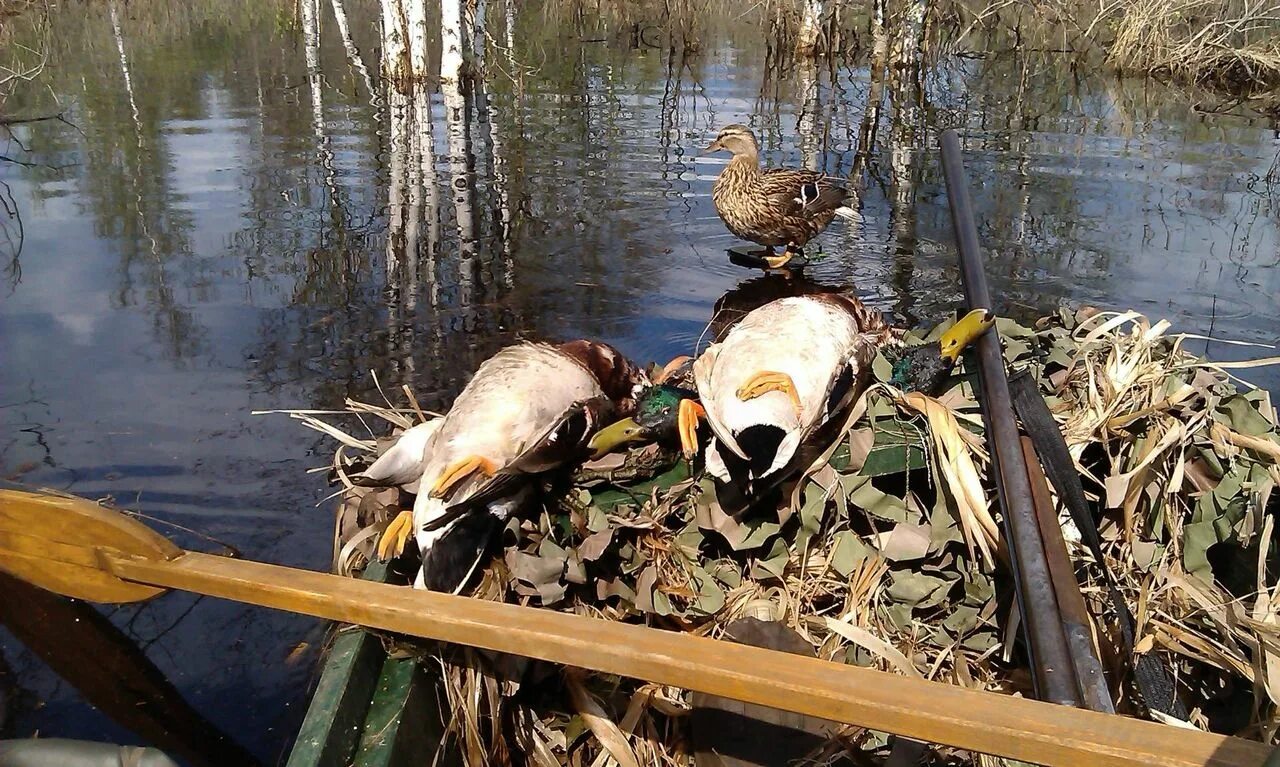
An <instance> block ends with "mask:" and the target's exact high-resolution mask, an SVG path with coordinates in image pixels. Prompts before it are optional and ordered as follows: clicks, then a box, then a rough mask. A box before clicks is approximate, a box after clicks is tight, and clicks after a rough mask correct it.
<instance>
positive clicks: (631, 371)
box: [559, 339, 651, 414]
mask: <svg viewBox="0 0 1280 767" xmlns="http://www.w3.org/2000/svg"><path fill="white" fill-rule="evenodd" d="M559 348H560V351H561V352H563V353H564V354H566V355H568V356H569V357H572V358H573V359H575V360H577V362H578V364H580V365H582V366H583V367H584V368H586V369H587V370H588V371H590V373H591V375H593V376H595V379H596V381H598V382H599V383H600V388H601V389H602V390H603V391H604V394H605V396H606V397H608V398H609V400H610V401H611V402H612V403H613V408H614V412H616V413H620V414H627V413H631V412H632V411H633V410H634V409H635V406H636V402H637V401H638V399H639V397H640V395H641V394H642V393H643V392H644V391H645V390H647V389H648V388H649V387H650V386H651V384H650V382H649V376H647V375H645V372H644V370H643V369H641V368H640V367H639V366H638V365H636V364H635V363H634V362H632V361H631V360H629V359H627V357H626V355H624V354H622V352H619V351H618V350H617V349H615V348H613V347H612V346H610V345H609V344H606V343H604V342H603V341H588V340H585V339H579V340H577V341H568V342H566V343H563V344H560V346H559Z"/></svg>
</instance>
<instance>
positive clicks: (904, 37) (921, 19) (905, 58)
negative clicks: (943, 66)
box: [892, 0, 929, 70]
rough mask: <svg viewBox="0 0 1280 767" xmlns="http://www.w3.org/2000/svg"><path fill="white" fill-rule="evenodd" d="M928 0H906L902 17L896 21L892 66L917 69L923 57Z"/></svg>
mask: <svg viewBox="0 0 1280 767" xmlns="http://www.w3.org/2000/svg"><path fill="white" fill-rule="evenodd" d="M928 13H929V2H928V0H906V4H905V7H904V8H903V12H902V19H901V20H900V21H899V22H898V24H897V25H896V26H897V34H896V35H895V39H894V46H893V52H892V57H893V66H894V67H895V68H897V69H910V70H917V69H919V67H920V63H921V61H923V59H924V33H925V18H926V17H927V16H928Z"/></svg>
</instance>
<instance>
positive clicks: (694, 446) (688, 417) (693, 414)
mask: <svg viewBox="0 0 1280 767" xmlns="http://www.w3.org/2000/svg"><path fill="white" fill-rule="evenodd" d="M706 416H707V411H706V409H705V408H703V407H702V405H700V404H698V403H697V402H694V401H693V400H691V399H682V400H680V411H679V413H678V417H679V421H678V425H679V429H680V452H682V453H684V457H685V458H687V459H689V460H693V457H694V456H695V455H697V454H698V421H699V420H700V419H702V418H706Z"/></svg>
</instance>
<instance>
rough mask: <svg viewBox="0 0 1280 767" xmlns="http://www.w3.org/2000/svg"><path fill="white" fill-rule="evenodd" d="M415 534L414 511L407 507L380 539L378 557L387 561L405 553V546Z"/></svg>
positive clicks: (383, 532)
mask: <svg viewBox="0 0 1280 767" xmlns="http://www.w3.org/2000/svg"><path fill="white" fill-rule="evenodd" d="M412 534H413V512H412V511H410V510H408V509H405V510H404V511H402V512H400V513H399V514H397V515H396V518H395V519H393V520H391V524H389V525H387V529H386V530H383V531H382V537H381V538H379V539H378V559H380V560H382V561H383V562H386V561H387V560H388V559H394V558H396V557H398V556H400V555H401V554H403V553H404V547H405V545H406V544H407V543H408V542H409V536H410V535H412Z"/></svg>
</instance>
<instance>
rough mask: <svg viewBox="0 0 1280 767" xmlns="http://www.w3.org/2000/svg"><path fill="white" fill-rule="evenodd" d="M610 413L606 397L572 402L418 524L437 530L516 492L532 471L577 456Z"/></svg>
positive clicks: (444, 500)
mask: <svg viewBox="0 0 1280 767" xmlns="http://www.w3.org/2000/svg"><path fill="white" fill-rule="evenodd" d="M612 413H613V403H612V402H611V401H610V400H609V399H608V398H607V397H596V398H593V399H588V400H583V401H580V402H575V403H574V404H573V405H571V406H570V407H569V408H568V409H566V410H565V412H564V413H563V414H561V416H560V417H559V418H557V419H556V420H555V422H554V423H552V424H550V425H549V426H548V427H547V428H546V429H545V430H543V431H542V432H541V433H540V434H539V435H538V436H537V437H535V438H534V439H533V440H532V441H530V443H529V445H528V447H526V448H525V449H524V451H523V452H521V453H520V454H519V455H517V456H516V457H515V458H513V459H512V460H511V461H510V462H508V463H507V464H506V465H505V466H503V467H502V468H501V469H499V470H498V471H497V472H495V473H494V474H493V475H492V476H489V477H484V476H481V475H477V476H476V477H475V479H474V480H473V481H472V482H469V483H467V484H464V485H462V486H460V487H459V488H458V489H457V490H455V491H454V492H452V493H450V494H449V497H448V498H445V499H443V504H442V507H441V509H440V511H439V512H438V513H437V514H436V515H434V516H432V517H431V519H429V520H427V521H425V522H423V523H422V525H421V526H420V527H421V529H422V530H438V529H440V528H442V527H444V526H445V525H447V524H449V523H450V522H452V521H453V520H454V519H457V518H458V517H459V516H461V515H462V514H465V513H466V512H467V511H469V510H471V509H474V508H478V507H480V506H486V505H488V504H490V503H493V502H495V501H498V500H501V499H503V498H507V497H509V496H511V495H514V494H515V493H516V492H518V491H519V490H520V489H521V488H522V487H523V486H524V485H525V484H526V483H527V481H528V479H529V477H530V476H531V475H535V474H542V473H543V472H547V471H551V470H552V469H556V468H559V467H561V466H564V465H566V464H569V463H572V462H573V461H575V460H578V459H579V458H581V457H582V456H583V455H584V451H585V449H586V445H587V443H588V442H589V441H590V439H591V436H592V435H593V434H595V433H596V430H598V429H599V428H600V427H601V426H602V425H603V424H605V423H608V422H609V420H610V418H611V417H612Z"/></svg>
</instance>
